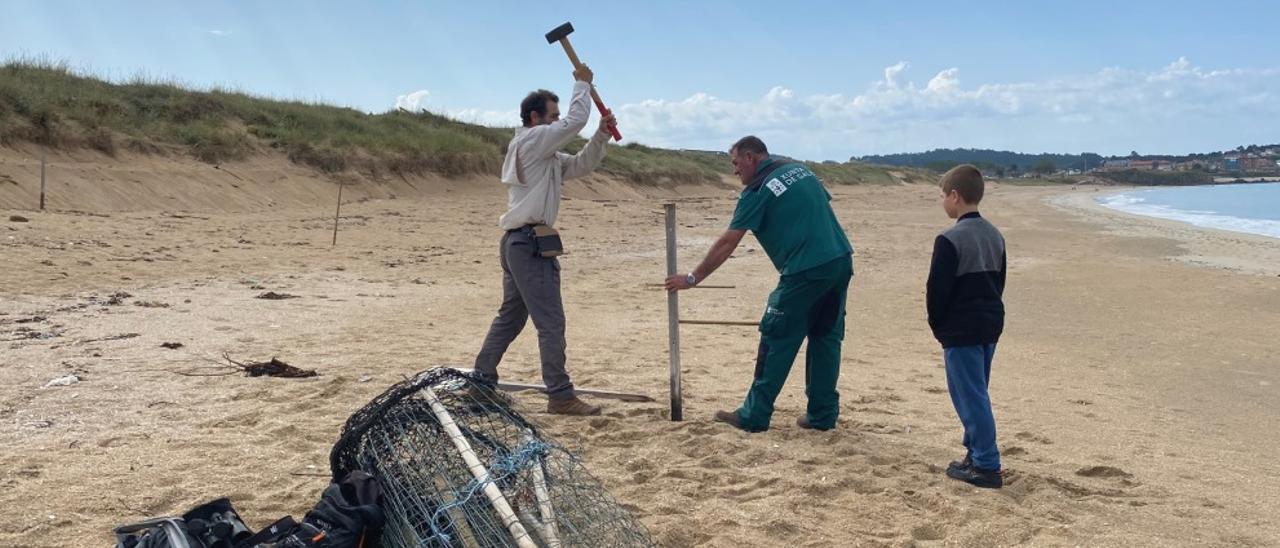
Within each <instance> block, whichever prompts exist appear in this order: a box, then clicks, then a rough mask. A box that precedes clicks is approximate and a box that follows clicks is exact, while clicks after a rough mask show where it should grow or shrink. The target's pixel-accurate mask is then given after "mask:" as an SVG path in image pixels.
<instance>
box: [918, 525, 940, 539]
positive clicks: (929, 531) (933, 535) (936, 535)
mask: <svg viewBox="0 0 1280 548" xmlns="http://www.w3.org/2000/svg"><path fill="white" fill-rule="evenodd" d="M911 538H912V539H914V540H942V539H944V538H947V534H946V532H945V531H943V529H942V527H941V526H939V525H934V524H928V525H921V526H918V527H914V528H912V529H911Z"/></svg>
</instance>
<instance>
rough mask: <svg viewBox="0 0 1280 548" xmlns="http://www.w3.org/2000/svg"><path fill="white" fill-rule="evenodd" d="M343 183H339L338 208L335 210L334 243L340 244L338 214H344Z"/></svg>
mask: <svg viewBox="0 0 1280 548" xmlns="http://www.w3.org/2000/svg"><path fill="white" fill-rule="evenodd" d="M342 186H343V185H342V183H338V209H337V210H336V211H334V212H333V245H338V216H339V215H341V214H342Z"/></svg>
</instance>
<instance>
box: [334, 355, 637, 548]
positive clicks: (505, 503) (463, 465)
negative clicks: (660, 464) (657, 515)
mask: <svg viewBox="0 0 1280 548" xmlns="http://www.w3.org/2000/svg"><path fill="white" fill-rule="evenodd" d="M468 452H469V453H470V455H469V456H468V455H466V454H465V453H468ZM330 467H331V469H332V472H333V477H334V478H342V477H345V476H346V474H348V473H349V472H351V471H354V470H362V471H364V472H368V473H370V474H372V475H374V476H375V477H377V478H378V480H379V482H380V483H381V485H382V489H383V511H384V512H385V514H386V525H385V527H384V529H383V534H382V539H381V545H382V546H384V547H397V548H398V547H405V548H409V547H412V548H419V547H473V546H478V547H507V546H515V547H521V548H528V547H530V546H537V547H547V548H557V547H570V546H591V547H595V546H618V547H629V546H655V543H654V541H653V540H652V539H651V538H650V536H649V533H648V531H647V530H645V528H644V526H643V525H641V524H640V522H639V521H638V520H636V519H635V517H633V516H632V515H631V514H630V513H629V512H627V511H626V510H625V509H624V508H622V507H621V506H620V505H619V504H618V502H617V501H616V500H615V499H614V498H613V497H612V496H610V495H609V493H608V492H607V491H606V490H605V489H604V487H603V486H602V485H601V484H600V482H599V480H597V479H596V478H594V477H593V476H592V475H591V474H590V473H589V472H587V470H586V468H585V467H584V466H583V465H582V463H581V462H580V461H579V460H578V459H577V458H576V457H574V456H573V455H572V454H571V453H570V452H569V451H568V450H566V449H565V448H564V447H563V446H561V445H559V444H557V443H556V442H555V441H553V440H551V439H549V438H547V437H545V436H544V435H542V434H541V433H540V432H539V431H538V429H537V427H536V426H534V425H533V424H532V423H530V422H529V421H527V420H525V418H524V417H522V416H521V415H520V414H519V413H518V412H517V411H516V409H515V408H514V403H513V401H512V400H511V398H510V397H508V396H506V395H505V394H502V393H500V392H498V391H496V390H494V389H492V388H490V387H488V386H487V385H484V384H482V383H478V382H476V381H473V380H472V379H471V377H469V376H468V375H466V374H464V373H462V372H460V371H457V370H454V369H448V368H436V369H431V370H429V371H425V372H423V373H420V374H419V375H418V376H416V377H414V378H412V379H408V380H405V381H403V382H400V383H398V384H396V385H395V386H392V387H391V388H390V389H388V390H387V391H386V392H384V393H382V395H380V396H378V397H376V398H374V399H373V401H371V402H369V404H368V405H365V406H364V407H363V408H361V409H360V410H358V411H356V412H355V413H354V414H353V415H352V416H351V417H350V418H349V419H347V423H346V425H344V426H343V429H342V435H341V437H340V438H339V440H338V443H337V444H336V445H335V446H334V448H333V452H332V453H331V454H330Z"/></svg>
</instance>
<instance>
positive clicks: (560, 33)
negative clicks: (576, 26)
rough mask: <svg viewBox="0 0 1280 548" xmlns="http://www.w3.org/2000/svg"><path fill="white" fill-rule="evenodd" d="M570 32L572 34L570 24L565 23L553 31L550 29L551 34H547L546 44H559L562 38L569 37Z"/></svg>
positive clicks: (571, 25)
mask: <svg viewBox="0 0 1280 548" xmlns="http://www.w3.org/2000/svg"><path fill="white" fill-rule="evenodd" d="M572 32H573V24H572V23H565V24H563V25H560V26H558V27H556V28H554V29H551V32H548V33H547V43H548V44H554V43H556V42H559V41H560V40H561V39H562V38H565V37H567V36H569V34H571V33H572Z"/></svg>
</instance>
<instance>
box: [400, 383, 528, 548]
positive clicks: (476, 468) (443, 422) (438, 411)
mask: <svg viewBox="0 0 1280 548" xmlns="http://www.w3.org/2000/svg"><path fill="white" fill-rule="evenodd" d="M423 392H424V394H425V395H426V398H427V404H428V405H430V406H431V411H432V412H433V413H435V416H436V420H439V421H440V426H442V427H444V431H445V433H446V434H448V435H449V440H450V441H452V442H453V447H454V448H455V449H457V450H458V454H459V455H461V456H462V461H463V462H465V463H466V464H467V469H468V470H470V471H471V477H473V478H475V479H476V481H479V482H483V483H484V496H485V497H487V498H488V499H489V502H490V503H491V504H493V509H494V510H497V511H498V517H500V518H502V524H503V525H505V526H507V530H508V531H511V536H512V537H514V538H515V541H516V544H518V545H519V546H520V548H538V545H537V544H535V543H534V542H533V540H532V539H530V538H529V532H528V531H526V530H525V528H524V526H523V525H521V524H520V518H518V517H516V513H515V511H514V510H512V509H511V504H510V503H508V502H507V497H505V496H503V494H502V490H501V489H499V488H498V485H497V484H495V483H493V481H491V478H490V477H489V471H488V470H487V469H485V467H484V465H483V464H480V458H479V457H476V453H475V451H473V450H472V449H471V443H470V442H468V441H467V438H465V437H463V435H462V430H461V429H459V428H458V423H456V422H454V421H453V415H450V414H449V410H448V409H446V408H445V406H444V404H443V403H441V402H440V398H439V397H437V396H436V393H435V391H434V390H432V389H431V387H426V388H425V389H423Z"/></svg>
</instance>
